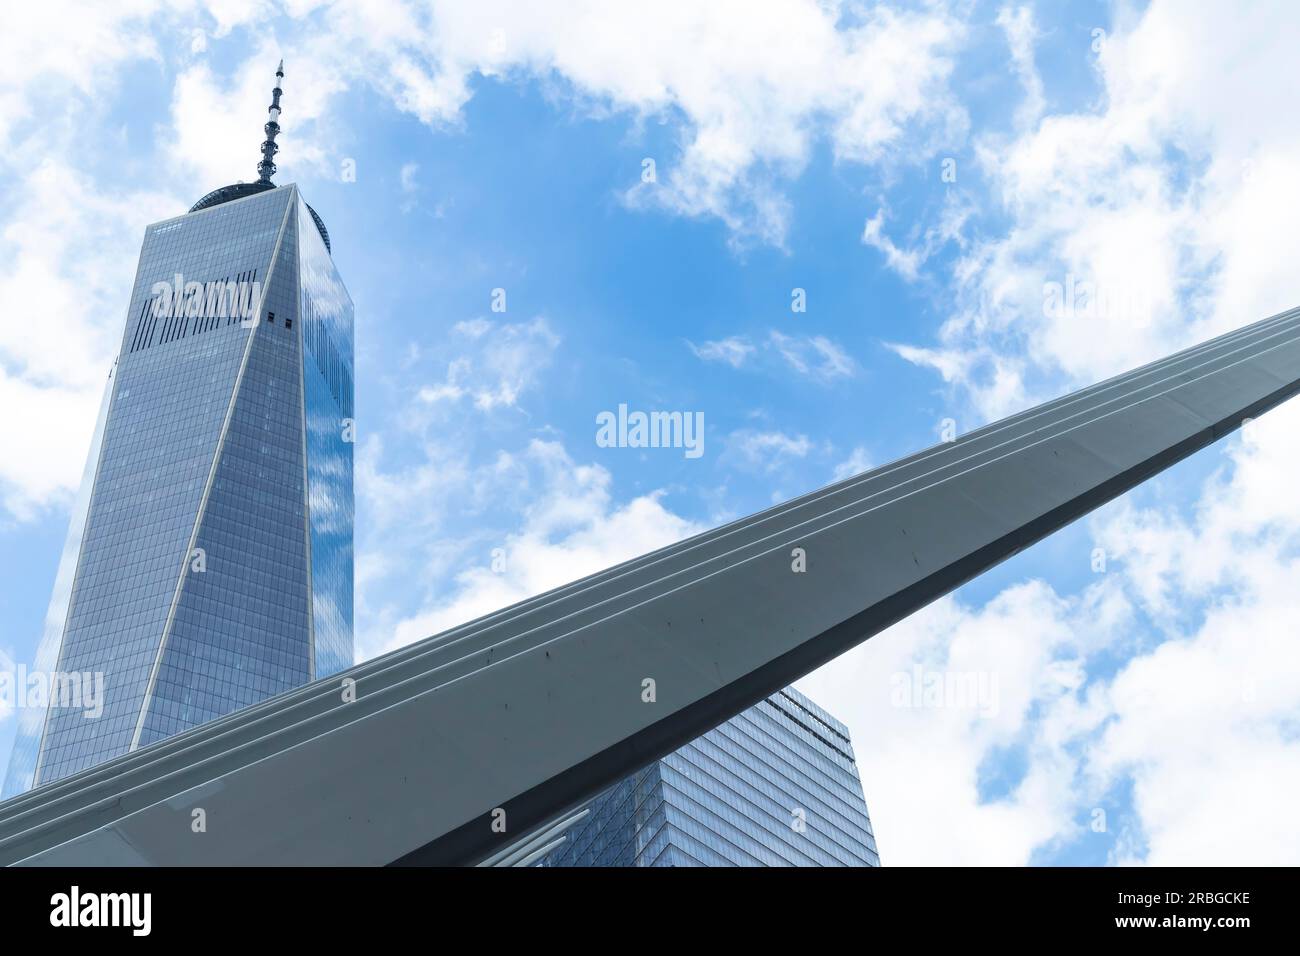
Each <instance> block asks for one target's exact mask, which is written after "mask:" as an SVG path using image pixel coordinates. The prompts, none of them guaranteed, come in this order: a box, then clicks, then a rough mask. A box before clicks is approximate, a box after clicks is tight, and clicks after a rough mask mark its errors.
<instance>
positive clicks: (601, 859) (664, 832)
mask: <svg viewBox="0 0 1300 956" xmlns="http://www.w3.org/2000/svg"><path fill="white" fill-rule="evenodd" d="M589 810H590V812H589V813H588V814H587V816H586V817H584V818H583V819H582V820H581V821H579V822H578V823H577V824H575V825H574V826H573V827H572V828H571V829H570V830H569V832H568V833H567V834H566V835H565V841H564V843H563V844H561V845H560V846H559V847H558V848H557V849H556V850H554V851H553V852H552V853H551V854H550V855H549V856H547V857H546V858H545V860H544V861H543V862H542V864H541V865H543V866H879V865H880V856H879V854H878V853H877V852H876V839H875V835H874V834H873V833H872V830H871V820H870V817H869V816H868V815H867V804H866V800H865V799H864V798H863V794H862V782H861V780H860V779H859V778H858V769H857V765H856V763H855V762H854V757H853V745H852V744H851V743H850V741H849V733H848V728H847V727H845V726H844V724H842V723H840V722H839V721H838V720H836V719H835V718H834V717H832V716H831V715H830V714H828V713H827V712H826V711H824V710H823V709H822V708H820V707H818V706H817V705H816V704H814V703H813V702H812V701H811V700H809V699H808V698H807V697H806V696H804V695H803V694H801V693H800V692H799V691H797V690H795V689H794V688H793V687H787V688H786V689H785V690H783V691H781V692H779V693H777V694H774V695H772V696H771V697H769V698H767V699H766V700H764V701H761V702H760V703H758V704H757V705H755V706H754V707H751V708H750V709H749V710H746V711H744V712H743V713H741V714H738V715H737V716H735V717H733V718H732V719H731V720H729V721H727V722H726V723H724V724H722V725H721V726H719V727H717V728H715V729H713V730H711V731H709V732H708V733H707V734H705V735H704V736H702V737H700V738H699V739H697V740H694V741H692V742H691V743H689V744H687V745H686V746H685V747H682V748H681V749H680V750H678V751H676V752H674V753H672V754H669V755H668V756H667V757H665V758H663V759H662V760H658V761H656V762H654V763H652V764H650V766H648V767H645V768H643V769H642V770H640V771H639V772H637V773H635V774H633V775H632V776H630V777H628V778H626V779H625V780H623V781H622V782H620V783H618V784H616V785H615V786H614V787H612V788H611V789H609V790H607V791H606V792H605V793H603V794H601V795H600V796H599V797H597V798H596V799H595V800H593V801H592V802H591V804H589Z"/></svg>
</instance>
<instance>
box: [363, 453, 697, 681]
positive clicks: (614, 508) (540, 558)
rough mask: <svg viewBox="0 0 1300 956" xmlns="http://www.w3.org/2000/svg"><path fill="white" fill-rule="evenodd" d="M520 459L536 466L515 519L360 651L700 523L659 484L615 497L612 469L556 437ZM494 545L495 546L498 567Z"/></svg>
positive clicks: (412, 637) (613, 560) (627, 554)
mask: <svg viewBox="0 0 1300 956" xmlns="http://www.w3.org/2000/svg"><path fill="white" fill-rule="evenodd" d="M518 464H519V465H520V466H521V467H523V468H525V469H527V470H529V471H530V472H533V473H534V480H535V482H536V488H535V494H534V495H533V496H532V497H531V498H530V501H529V503H528V505H527V507H526V509H525V511H524V512H523V514H522V515H521V516H520V522H519V525H518V527H517V528H515V529H514V530H511V531H509V532H503V533H501V535H500V537H498V538H495V539H492V540H488V541H478V540H476V541H475V542H474V545H475V546H476V548H477V550H474V549H471V548H468V547H467V548H463V549H460V550H459V551H458V553H457V555H456V557H455V558H454V559H453V560H452V562H451V563H450V565H449V567H450V568H451V573H450V575H449V579H450V583H449V584H442V585H440V586H438V587H437V588H436V590H435V591H434V593H432V594H430V595H429V597H428V599H427V600H425V601H424V602H422V604H423V606H422V607H421V608H420V609H419V610H417V611H414V612H409V613H405V614H402V615H400V616H399V617H397V618H396V619H395V620H393V621H392V623H391V625H386V626H385V627H383V628H382V629H379V630H377V631H376V633H375V638H374V640H373V641H372V642H367V643H368V645H369V646H366V647H365V648H363V650H364V651H365V652H366V654H367V656H369V655H370V654H372V653H382V652H383V651H386V650H391V649H393V648H396V647H401V646H403V645H405V644H409V643H411V642H413V641H417V640H421V639H423V638H425V637H429V636H430V635H432V634H437V633H439V632H441V631H444V630H446V629H447V628H450V627H454V626H456V625H457V624H462V623H464V622H465V621H469V620H472V619H473V618H476V617H479V616H481V615H483V614H486V613H489V612H491V611H494V610H497V609H498V608H502V607H505V606H507V605H510V604H513V603H515V602H517V601H521V600H523V599H524V598H527V597H531V596H532V595H534V594H539V593H541V592H543V591H547V590H550V589H551V588H556V587H559V586H560V585H563V584H566V583H568V582H569V581H573V580H575V579H577V578H580V577H583V576H585V575H588V574H592V573H594V572H596V571H601V570H604V569H605V568H608V567H610V566H612V565H614V564H617V563H619V562H621V561H625V560H627V559H629V558H633V557H636V556H638V555H641V554H645V553H647V552H649V551H653V550H655V549H656V548H660V547H663V546H664V545H667V544H671V543H672V542H674V541H677V540H680V539H681V538H684V537H688V536H689V535H692V534H696V533H698V532H700V531H702V530H703V528H702V527H700V526H698V525H696V524H694V523H692V522H690V521H687V520H685V519H683V518H681V517H679V516H678V515H676V514H674V513H673V512H671V511H669V510H668V509H667V508H665V507H664V505H663V503H662V500H661V499H662V493H661V492H651V493H649V494H644V495H639V496H637V497H635V498H633V499H631V500H630V501H627V502H624V503H618V502H616V501H615V499H614V496H613V494H612V491H611V477H610V474H609V472H608V471H606V470H605V469H604V468H601V467H600V466H597V465H580V464H577V463H575V462H574V461H573V460H572V459H571V458H570V457H569V455H568V454H567V452H565V450H564V448H563V447H562V446H561V445H559V444H557V443H553V442H541V441H534V442H532V443H531V444H530V445H529V447H528V448H527V449H526V450H525V451H524V452H523V453H522V455H521V458H520V461H519V463H518ZM514 478H517V475H516V476H514ZM514 478H512V479H511V480H514ZM492 549H500V551H499V552H498V554H497V555H496V557H497V558H498V559H499V562H500V563H499V564H498V568H497V569H494V567H493V564H492V561H493V557H494V556H493V554H492Z"/></svg>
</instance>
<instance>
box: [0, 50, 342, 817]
mask: <svg viewBox="0 0 1300 956" xmlns="http://www.w3.org/2000/svg"><path fill="white" fill-rule="evenodd" d="M283 76H284V72H283V63H281V65H280V68H278V69H277V71H276V84H275V89H274V91H273V93H272V102H271V106H270V108H269V114H270V116H269V120H268V122H267V123H266V126H265V130H266V141H265V142H264V143H263V144H262V161H261V162H260V163H259V164H258V173H259V177H258V179H257V181H255V182H251V183H238V184H235V185H231V186H225V187H223V188H221V189H217V190H215V191H213V192H211V193H209V194H208V195H206V196H204V197H203V198H202V199H201V200H199V202H197V203H196V204H195V205H194V206H193V207H192V208H191V209H190V210H189V212H188V213H186V214H185V215H183V216H178V217H176V218H174V219H168V220H165V221H163V222H157V223H154V224H153V225H151V226H149V227H148V228H147V229H146V230H145V237H144V244H143V246H142V248H141V251H140V260H139V265H138V267H137V270H136V277H135V285H134V288H133V290H132V293H131V300H130V305H129V307H128V309H127V316H126V327H125V330H124V333H123V337H122V343H121V348H120V350H119V353H118V356H117V359H116V362H115V364H114V368H113V371H112V373H111V374H110V378H109V384H108V387H107V390H106V393H105V398H104V406H103V409H102V410H101V413H100V418H99V422H98V426H97V428H96V431H95V439H94V443H93V446H92V448H91V454H90V458H89V461H88V463H87V467H86V472H85V477H84V479H83V490H82V493H81V495H80V496H79V499H78V503H77V506H76V508H74V514H73V519H72V525H71V528H70V530H69V533H68V539H67V543H66V546H65V550H64V559H63V564H62V566H61V568H60V573H59V576H58V580H57V581H56V585H55V591H54V596H53V598H52V600H51V603H50V611H49V613H48V614H47V618H46V627H45V633H44V636H43V638H42V640H41V642H40V646H39V648H38V653H37V661H36V669H37V670H38V671H41V672H44V673H51V674H55V675H59V678H60V679H62V678H64V677H65V675H86V677H87V679H89V678H90V676H91V675H102V695H101V697H102V699H101V700H99V701H98V702H97V704H96V707H95V708H93V710H97V711H99V712H98V713H97V714H96V713H92V709H91V708H87V707H85V706H84V705H82V704H80V703H77V702H69V701H67V700H65V699H59V698H58V696H57V695H54V696H52V699H51V701H50V704H49V706H48V707H47V708H45V709H35V710H33V709H28V710H26V711H24V712H23V714H22V715H21V717H20V723H19V727H18V731H17V737H16V740H15V745H14V750H13V755H12V757H11V758H10V764H9V770H8V773H7V775H6V779H5V786H4V795H5V796H9V795H12V794H14V793H17V792H20V791H22V790H25V789H27V788H29V787H30V786H33V785H34V784H41V783H48V782H50V781H53V780H57V779H59V778H61V777H64V776H66V775H68V774H71V773H75V772H77V771H79V770H83V769H85V768H87V767H90V766H93V765H94V764H97V763H99V762H101V761H104V760H107V759H109V758H112V757H115V756H118V755H120V754H124V753H126V752H128V751H130V750H134V749H136V748H137V747H141V746H144V745H147V744H149V743H152V742H154V741H157V740H161V739H163V738H165V737H168V736H170V735H172V734H175V733H177V732H179V731H181V730H184V729H186V728H189V727H193V726H195V725H196V724H200V723H202V722H204V721H207V720H211V719H213V718H215V717H219V716H222V715H224V714H227V713H229V712H230V711H232V710H235V709H236V708H239V707H242V706H245V705H247V704H251V703H255V702H257V701H259V700H262V699H264V698H267V697H270V696H272V695H274V694H277V693H280V692H281V691H284V690H288V689H290V688H293V687H296V686H298V685H300V684H302V683H305V682H307V681H309V680H312V679H314V678H316V677H321V676H324V675H327V674H331V673H334V672H335V671H338V670H342V669H343V668H345V667H348V666H350V665H351V663H352V520H353V492H352V444H351V441H352V419H353V373H352V368H353V308H352V301H351V299H350V297H349V296H348V292H347V289H346V288H345V287H344V285H343V282H342V281H341V279H340V278H339V275H338V272H337V270H336V269H335V268H334V263H333V260H332V258H331V250H330V243H329V234H328V232H327V231H326V229H325V224H324V223H323V222H322V221H321V219H320V217H319V216H318V215H317V214H316V212H315V211H314V210H313V209H312V208H311V207H310V206H308V205H307V203H306V202H305V201H304V200H303V199H302V197H301V195H300V194H299V192H298V189H297V187H296V186H294V185H292V184H290V185H284V186H276V185H275V184H274V183H272V182H271V176H272V174H274V172H275V163H274V161H273V157H274V155H275V153H276V151H277V146H276V144H275V137H276V134H277V133H278V132H279V129H280V127H279V122H278V121H279V114H280V96H281V89H280V80H281V79H282V78H283ZM69 704H71V705H69Z"/></svg>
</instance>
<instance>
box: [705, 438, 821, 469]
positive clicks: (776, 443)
mask: <svg viewBox="0 0 1300 956" xmlns="http://www.w3.org/2000/svg"><path fill="white" fill-rule="evenodd" d="M812 448H813V444H812V442H811V441H809V439H808V436H807V435H787V434H785V433H784V432H778V431H766V432H765V431H757V430H755V429H752V428H742V429H739V430H738V431H734V432H732V433H731V434H730V435H728V436H727V447H726V451H725V452H724V453H723V455H724V457H725V459H726V460H728V461H730V462H732V463H734V464H736V465H739V466H740V467H741V468H744V469H746V470H749V471H757V472H771V471H775V470H776V469H778V468H780V467H781V466H783V465H785V464H787V463H788V462H789V461H791V460H792V459H798V458H805V457H807V455H808V453H809V452H810V451H812Z"/></svg>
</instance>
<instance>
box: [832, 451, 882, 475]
mask: <svg viewBox="0 0 1300 956" xmlns="http://www.w3.org/2000/svg"><path fill="white" fill-rule="evenodd" d="M871 468H872V464H871V457H870V456H869V455H868V454H867V450H866V449H865V448H863V447H862V446H861V445H859V446H858V447H856V448H854V449H853V451H851V452H849V457H848V458H846V459H844V460H843V461H842V462H840V463H839V464H838V465H836V466H835V471H834V472H833V473H832V475H831V480H832V481H843V480H844V479H845V478H852V477H853V476H854V475H860V474H862V473H863V472H864V471H870V470H871Z"/></svg>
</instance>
